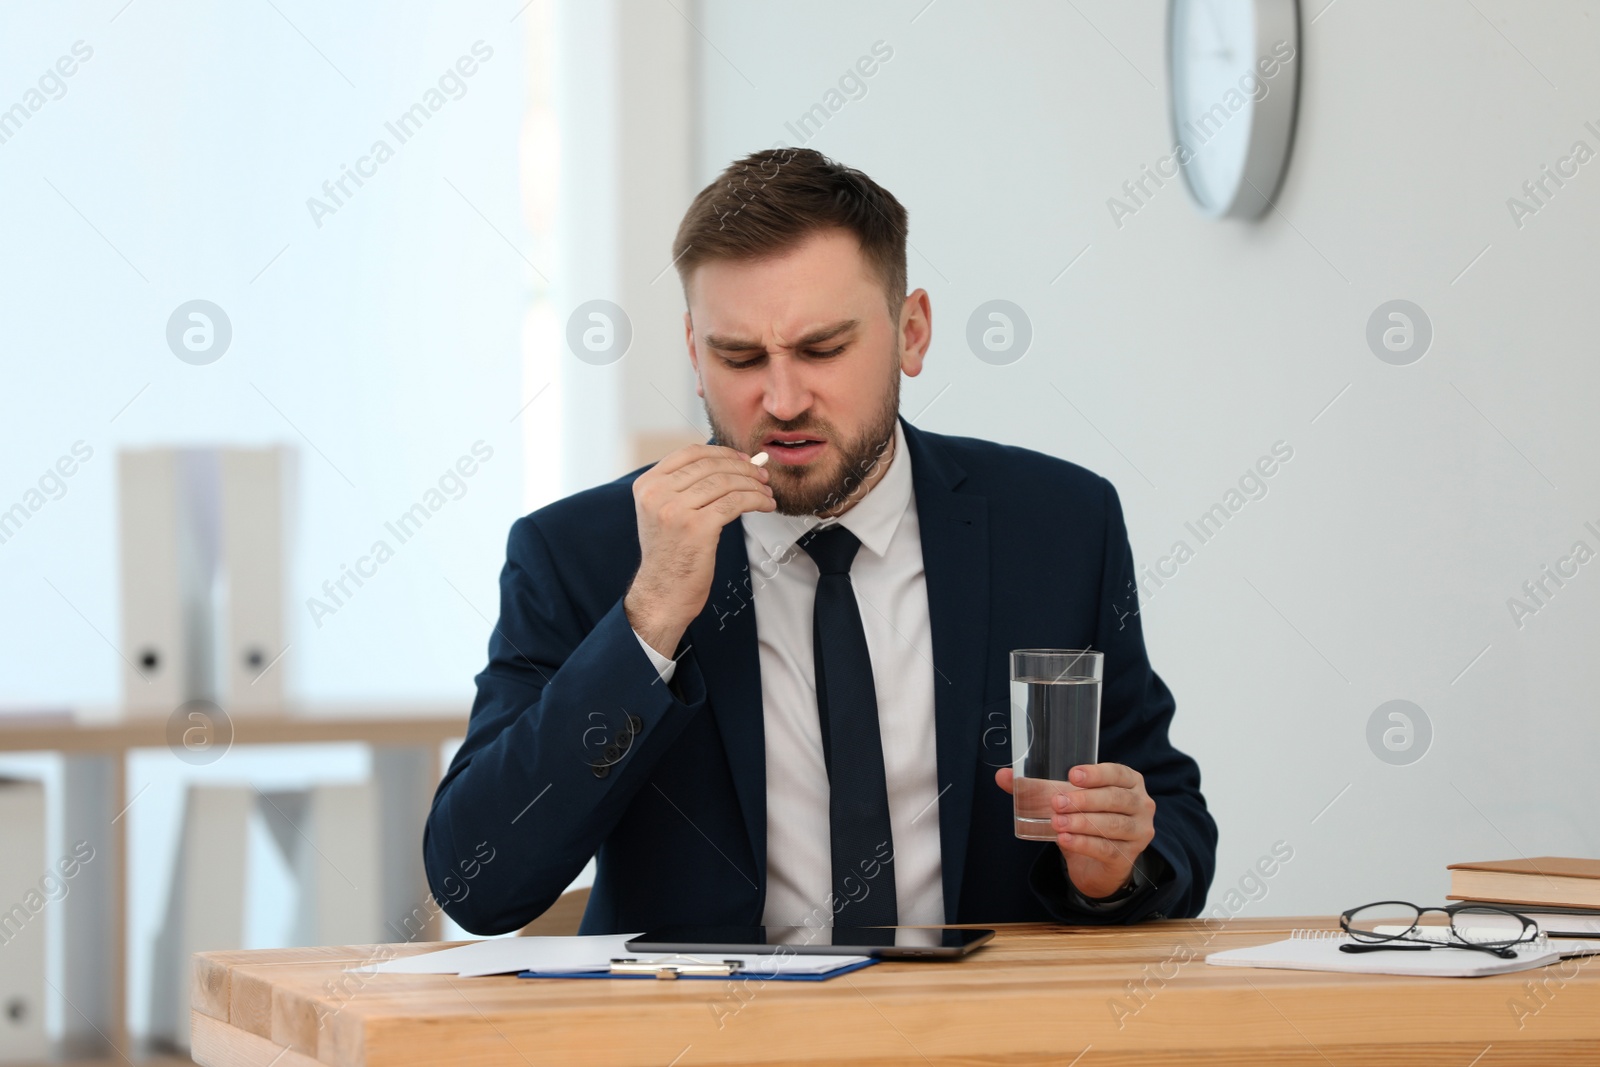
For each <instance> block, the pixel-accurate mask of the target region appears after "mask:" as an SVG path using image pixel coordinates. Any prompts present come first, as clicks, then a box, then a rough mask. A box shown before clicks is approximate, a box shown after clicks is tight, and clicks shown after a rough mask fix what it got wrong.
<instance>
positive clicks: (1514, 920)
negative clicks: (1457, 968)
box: [1339, 900, 1539, 959]
mask: <svg viewBox="0 0 1600 1067" xmlns="http://www.w3.org/2000/svg"><path fill="white" fill-rule="evenodd" d="M1435 911H1437V912H1440V913H1442V914H1443V915H1444V916H1445V917H1446V918H1447V919H1449V920H1450V925H1449V926H1448V927H1437V926H1435V927H1422V926H1421V919H1422V917H1423V916H1424V915H1427V914H1428V913H1430V912H1435ZM1339 927H1340V929H1342V930H1344V932H1345V933H1347V934H1349V935H1350V937H1351V938H1352V940H1353V941H1354V942H1355V943H1354V944H1346V945H1341V946H1340V951H1343V952H1378V951H1381V950H1385V949H1392V950H1396V951H1407V952H1424V951H1427V950H1428V949H1430V948H1465V949H1475V950H1477V951H1479V952H1488V953H1490V954H1492V955H1495V956H1499V957H1501V958H1502V959H1515V958H1516V955H1517V953H1516V950H1515V948H1514V947H1513V946H1515V945H1519V944H1523V943H1525V942H1530V941H1534V940H1535V939H1536V938H1537V937H1538V936H1539V924H1538V923H1536V922H1534V921H1533V920H1532V919H1530V918H1528V917H1527V916H1525V915H1519V914H1517V913H1516V912H1514V911H1508V910H1506V909H1505V908H1495V907H1489V906H1487V905H1484V904H1454V905H1451V906H1450V907H1447V908H1423V907H1418V906H1417V905H1415V904H1412V903H1410V902H1408V901H1404V900H1380V901H1378V902H1377V903H1375V904H1363V905H1361V907H1359V908H1351V909H1350V910H1349V911H1347V912H1345V913H1344V914H1343V915H1340V916H1339ZM1435 930H1437V931H1439V933H1438V934H1435V933H1433V932H1432V931H1435ZM1441 934H1442V935H1443V936H1440V935H1441Z"/></svg>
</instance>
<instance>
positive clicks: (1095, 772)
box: [1067, 763, 1144, 789]
mask: <svg viewBox="0 0 1600 1067" xmlns="http://www.w3.org/2000/svg"><path fill="white" fill-rule="evenodd" d="M1067 780H1068V781H1069V782H1071V783H1072V784H1073V785H1076V786H1081V787H1083V788H1085V789H1093V788H1095V787H1097V786H1107V785H1120V786H1123V787H1127V788H1131V787H1133V786H1135V785H1139V784H1142V783H1143V782H1144V776H1143V775H1141V774H1140V773H1139V772H1138V771H1136V770H1134V769H1133V768H1132V767H1126V766H1123V765H1122V764H1120V763H1085V764H1082V765H1080V766H1077V767H1074V768H1072V771H1071V773H1070V774H1068V776H1067Z"/></svg>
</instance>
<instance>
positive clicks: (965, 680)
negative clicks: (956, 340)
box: [902, 420, 998, 922]
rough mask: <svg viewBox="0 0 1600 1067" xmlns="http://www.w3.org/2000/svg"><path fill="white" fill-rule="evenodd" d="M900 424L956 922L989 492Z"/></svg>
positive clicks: (967, 816)
mask: <svg viewBox="0 0 1600 1067" xmlns="http://www.w3.org/2000/svg"><path fill="white" fill-rule="evenodd" d="M902 423H903V425H904V427H905V434H906V445H907V448H908V451H909V452H910V453H911V461H912V463H911V470H912V485H913V488H914V490H915V493H916V505H917V522H918V525H919V526H920V527H921V531H922V566H923V571H924V577H925V581H926V583H927V587H928V617H929V625H930V627H931V629H932V633H933V664H934V667H933V670H934V674H933V691H934V700H933V708H934V723H935V732H936V734H937V744H938V753H939V757H938V758H939V789H940V790H941V792H940V794H939V841H940V858H941V868H942V872H943V882H944V911H945V921H946V922H956V921H957V908H958V906H959V905H960V903H961V882H962V875H963V873H964V872H965V869H966V858H967V839H968V834H969V831H970V829H971V825H972V799H973V785H974V780H975V778H976V777H977V768H978V760H979V751H978V750H979V743H980V739H981V735H982V729H983V699H984V693H983V680H984V678H985V676H986V675H987V673H988V668H989V666H990V665H989V664H988V662H987V657H988V654H989V508H988V500H987V499H986V498H984V497H982V496H977V495H974V494H971V493H958V492H956V491H955V489H956V487H957V486H958V485H960V484H961V482H962V481H963V480H965V478H966V472H965V471H963V470H962V469H961V468H960V467H958V466H957V465H956V464H955V463H954V462H953V461H952V460H950V459H949V458H948V457H947V456H946V455H945V454H944V452H943V449H941V448H940V447H939V445H938V440H937V438H936V437H934V436H933V435H929V434H924V433H922V432H920V431H918V430H916V429H914V428H913V427H912V426H911V425H910V424H909V423H905V422H904V420H902ZM996 788H998V787H996Z"/></svg>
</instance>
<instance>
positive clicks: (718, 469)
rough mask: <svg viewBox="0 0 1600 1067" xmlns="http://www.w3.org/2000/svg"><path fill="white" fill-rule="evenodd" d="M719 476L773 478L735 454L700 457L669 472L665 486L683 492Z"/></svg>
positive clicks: (665, 479) (664, 480)
mask: <svg viewBox="0 0 1600 1067" xmlns="http://www.w3.org/2000/svg"><path fill="white" fill-rule="evenodd" d="M717 474H734V475H743V476H746V477H750V478H759V479H761V481H763V482H765V481H766V480H767V479H768V478H770V477H771V475H770V474H768V473H767V472H766V470H765V468H762V467H757V466H756V465H755V464H753V463H751V462H750V461H749V460H748V459H745V458H744V457H743V456H741V455H738V454H737V453H735V454H734V455H731V456H728V455H715V456H700V457H698V458H696V459H691V460H690V461H689V462H687V463H684V464H683V465H681V466H679V467H677V468H675V469H673V470H671V471H668V472H667V473H666V474H665V476H664V478H663V484H664V485H666V486H667V487H668V488H669V489H672V490H675V491H678V492H682V491H683V490H685V489H687V488H689V487H690V486H691V485H694V484H695V483H696V482H698V481H701V480H702V479H705V478H710V477H712V476H714V475H717Z"/></svg>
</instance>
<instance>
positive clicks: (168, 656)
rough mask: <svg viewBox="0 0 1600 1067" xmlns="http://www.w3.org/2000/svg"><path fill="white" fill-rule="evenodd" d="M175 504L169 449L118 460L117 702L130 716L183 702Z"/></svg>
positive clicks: (173, 459)
mask: <svg viewBox="0 0 1600 1067" xmlns="http://www.w3.org/2000/svg"><path fill="white" fill-rule="evenodd" d="M182 499H183V492H182V490H181V487H180V478H179V472H178V453H177V450H176V449H171V448H156V449H145V450H139V451H125V452H122V453H120V454H118V456H117V519H118V544H119V556H120V561H121V574H122V641H121V652H122V655H123V657H124V658H125V659H126V660H128V661H129V664H124V666H123V671H122V678H123V685H122V694H123V695H122V702H123V705H124V706H125V707H126V708H128V709H129V711H130V712H133V713H141V712H143V713H151V714H156V713H160V714H167V713H170V712H171V711H172V710H173V709H174V708H176V707H177V706H178V705H180V704H182V703H183V702H184V700H185V699H186V698H185V692H186V690H187V687H188V676H189V672H190V664H189V657H188V654H187V653H188V637H187V635H186V633H185V622H184V606H183V590H182V586H181V582H180V578H179V569H178V556H179V553H180V551H181V550H182V546H181V544H180V537H179V533H178V528H179V524H180V521H181V514H182ZM130 664H131V665H130Z"/></svg>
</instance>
